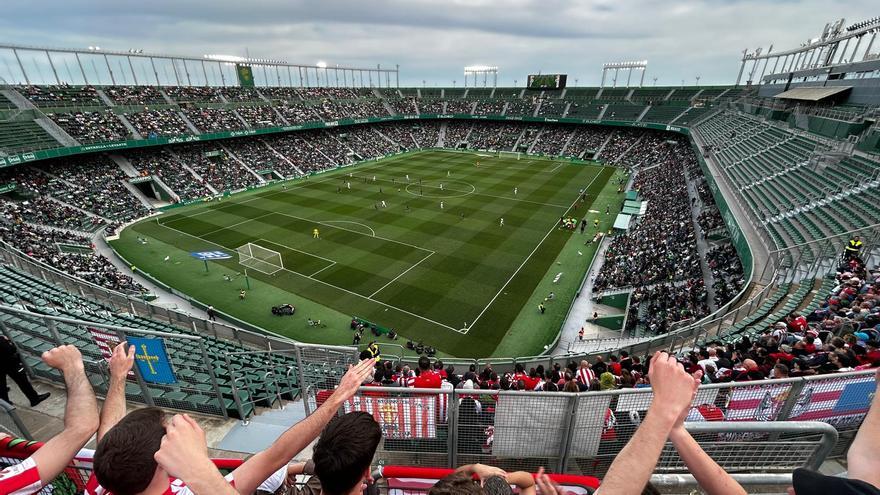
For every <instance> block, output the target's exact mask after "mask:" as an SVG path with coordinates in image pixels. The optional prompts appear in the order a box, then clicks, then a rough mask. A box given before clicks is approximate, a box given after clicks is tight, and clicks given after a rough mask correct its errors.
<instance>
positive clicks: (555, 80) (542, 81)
mask: <svg viewBox="0 0 880 495" xmlns="http://www.w3.org/2000/svg"><path fill="white" fill-rule="evenodd" d="M567 78H568V76H567V75H566V74H529V79H528V86H527V88H528V89H562V88H564V87H565V80H566V79H567Z"/></svg>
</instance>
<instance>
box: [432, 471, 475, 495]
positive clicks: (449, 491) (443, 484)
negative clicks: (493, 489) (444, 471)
mask: <svg viewBox="0 0 880 495" xmlns="http://www.w3.org/2000/svg"><path fill="white" fill-rule="evenodd" d="M483 493H485V492H484V491H483V487H481V486H480V485H479V484H477V483H475V482H474V480H473V479H472V478H471V477H470V475H468V474H467V473H453V474H450V475H449V476H447V477H445V478H443V479H442V480H440V481H438V482H437V483H436V484H435V485H434V486H432V487H431V489H430V490H428V495H482V494H483Z"/></svg>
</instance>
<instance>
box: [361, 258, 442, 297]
mask: <svg viewBox="0 0 880 495" xmlns="http://www.w3.org/2000/svg"><path fill="white" fill-rule="evenodd" d="M431 256H434V253H428V255H427V256H425V257H424V258H422V259H420V260H419V261H418V262H417V263H416V264H415V265H413V266H411V267H409V268H407V269H406V270H404V271H403V272H401V273H400V275H398V276H396V277H394V278H392V279H391V281H390V282H388V283H387V284H385V285H383V286H382V287H379V289H378V290H377V291H376V292H373V293H372V294H370V297H373V296H375V295H376V294H378V293H380V292H382V289H384V288H385V287H388V286H389V285H391V284H393V283H394V282H395V281H397V279H399V278H400V277H402V276H404V275H406V274H407V272H409V271H410V270H412V269H413V268H415V267H417V266H418V265H419V264H420V263H421V262H423V261H425V260H426V259H428V258H430V257H431Z"/></svg>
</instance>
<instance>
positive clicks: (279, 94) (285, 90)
mask: <svg viewBox="0 0 880 495" xmlns="http://www.w3.org/2000/svg"><path fill="white" fill-rule="evenodd" d="M297 89H299V88H290V87H284V86H280V87H279V86H273V87H264V88H260V94H261V95H263V96H265V97H266V98H268V99H270V100H276V101H287V102H292V101H300V97H299V94H298V92H297Z"/></svg>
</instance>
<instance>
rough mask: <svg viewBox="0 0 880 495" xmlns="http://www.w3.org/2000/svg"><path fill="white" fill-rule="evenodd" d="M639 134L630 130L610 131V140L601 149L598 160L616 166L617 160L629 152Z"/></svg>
mask: <svg viewBox="0 0 880 495" xmlns="http://www.w3.org/2000/svg"><path fill="white" fill-rule="evenodd" d="M640 135H641V132H639V131H636V130H631V129H616V130H614V131H612V133H611V138H610V139H608V142H607V143H606V144H605V147H604V148H603V149H602V153H600V155H599V158H601V159H602V160H604V161H606V162H609V163H613V164H617V160H618V159H619V158H620V157H621V156H622V155H623V154H624V153H626V152H627V150H629V149H630V148H631V147H632V146H633V144H635V141H636V139H638V137H639V136H640Z"/></svg>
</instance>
